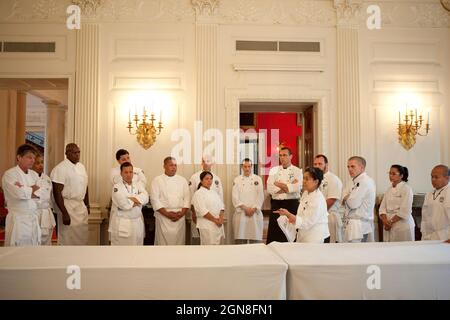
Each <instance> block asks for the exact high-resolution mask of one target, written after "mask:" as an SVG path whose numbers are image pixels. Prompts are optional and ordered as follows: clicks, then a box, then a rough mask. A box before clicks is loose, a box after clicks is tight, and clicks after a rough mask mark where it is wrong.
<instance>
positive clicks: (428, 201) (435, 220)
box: [420, 164, 450, 243]
mask: <svg viewBox="0 0 450 320" xmlns="http://www.w3.org/2000/svg"><path fill="white" fill-rule="evenodd" d="M449 176H450V172H449V169H448V166H446V165H443V164H440V165H437V166H435V167H434V168H433V170H431V184H432V185H433V188H434V191H433V192H428V193H427V195H426V196H425V201H424V203H423V208H422V223H421V226H420V230H421V232H422V240H444V241H445V242H447V243H450V188H449V187H448V182H449Z"/></svg>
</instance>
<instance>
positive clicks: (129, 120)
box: [128, 108, 131, 122]
mask: <svg viewBox="0 0 450 320" xmlns="http://www.w3.org/2000/svg"><path fill="white" fill-rule="evenodd" d="M128 122H131V111H130V108H128Z"/></svg>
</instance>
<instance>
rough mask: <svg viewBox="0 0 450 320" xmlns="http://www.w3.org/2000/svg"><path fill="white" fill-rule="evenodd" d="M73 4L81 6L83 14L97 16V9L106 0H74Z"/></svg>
mask: <svg viewBox="0 0 450 320" xmlns="http://www.w3.org/2000/svg"><path fill="white" fill-rule="evenodd" d="M72 4H74V5H77V6H79V7H80V9H81V14H82V15H85V16H88V17H95V16H96V15H97V11H98V10H99V9H100V8H101V7H102V6H103V4H104V0H72Z"/></svg>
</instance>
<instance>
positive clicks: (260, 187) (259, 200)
mask: <svg viewBox="0 0 450 320" xmlns="http://www.w3.org/2000/svg"><path fill="white" fill-rule="evenodd" d="M257 180H258V186H257V187H256V190H257V192H258V196H257V203H256V209H258V210H262V206H263V204H264V188H263V183H262V179H261V178H260V177H258V179H257Z"/></svg>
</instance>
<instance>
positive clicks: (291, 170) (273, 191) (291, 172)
mask: <svg viewBox="0 0 450 320" xmlns="http://www.w3.org/2000/svg"><path fill="white" fill-rule="evenodd" d="M294 180H297V182H296V183H293V182H294ZM277 181H278V182H282V183H285V184H287V186H288V191H289V193H277V192H278V191H280V190H281V189H280V188H278V187H276V186H275V185H274V183H275V182H277ZM302 182H303V171H302V169H300V168H297V167H296V166H294V165H292V164H291V165H290V166H289V167H287V168H286V169H284V168H283V166H276V167H273V168H272V169H270V171H269V178H268V179H267V192H269V193H270V195H271V196H272V199H275V200H287V199H299V198H300V191H301V190H302Z"/></svg>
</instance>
